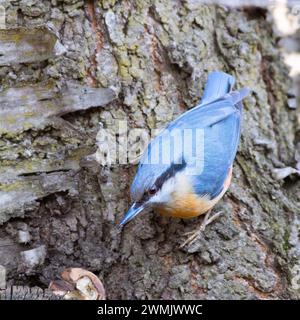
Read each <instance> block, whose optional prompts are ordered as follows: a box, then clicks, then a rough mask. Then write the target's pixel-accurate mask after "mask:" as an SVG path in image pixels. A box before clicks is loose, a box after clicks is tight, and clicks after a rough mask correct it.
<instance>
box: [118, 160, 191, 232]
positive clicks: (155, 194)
mask: <svg viewBox="0 0 300 320" xmlns="http://www.w3.org/2000/svg"><path fill="white" fill-rule="evenodd" d="M185 167H186V162H185V161H183V162H182V163H180V164H174V163H171V164H170V165H163V166H162V165H155V164H141V165H140V166H139V168H138V171H137V174H136V176H135V178H134V181H133V183H132V185H131V189H130V194H131V200H132V202H133V204H132V206H131V207H130V208H129V210H128V211H127V213H126V214H125V216H124V218H123V220H122V221H121V223H120V226H123V225H125V224H126V223H128V222H129V221H130V220H132V219H133V218H134V217H136V216H137V215H139V214H140V213H142V212H146V211H149V210H151V209H155V208H158V207H161V206H167V205H168V204H169V203H170V202H171V201H172V195H173V193H174V192H175V191H176V189H178V183H179V180H181V178H180V177H181V176H182V175H183V174H184V169H185Z"/></svg>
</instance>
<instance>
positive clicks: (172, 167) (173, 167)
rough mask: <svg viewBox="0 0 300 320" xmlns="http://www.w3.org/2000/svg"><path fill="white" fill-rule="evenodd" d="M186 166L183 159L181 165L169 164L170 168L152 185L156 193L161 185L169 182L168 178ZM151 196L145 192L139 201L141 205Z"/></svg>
mask: <svg viewBox="0 0 300 320" xmlns="http://www.w3.org/2000/svg"><path fill="white" fill-rule="evenodd" d="M186 166H187V163H186V161H185V160H184V159H182V161H181V163H173V162H172V163H171V165H170V167H169V168H168V169H167V170H166V171H165V172H163V173H162V174H161V175H160V176H159V177H158V178H157V179H156V181H155V183H154V187H155V189H156V192H157V191H159V190H160V189H161V187H162V185H163V184H164V183H165V182H166V181H167V180H169V179H170V178H172V177H174V176H175V174H176V173H177V172H179V171H181V170H183V169H184V168H185V167H186ZM151 196H152V195H151V194H150V192H149V190H148V191H146V192H145V193H144V195H143V197H142V199H141V200H140V202H141V203H144V202H146V201H147V200H149V198H150V197H151Z"/></svg>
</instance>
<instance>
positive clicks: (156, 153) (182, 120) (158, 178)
mask: <svg viewBox="0 0 300 320" xmlns="http://www.w3.org/2000/svg"><path fill="white" fill-rule="evenodd" d="M234 84H235V79H234V77H233V76H231V75H229V74H227V73H225V72H222V71H212V72H210V73H209V74H208V77H207V82H206V85H205V88H204V93H203V96H202V99H201V101H200V103H199V104H198V105H196V106H195V107H194V108H191V109H189V110H188V111H186V112H185V113H183V114H181V115H180V116H179V117H178V118H177V119H175V120H173V121H172V122H171V123H170V124H169V125H168V126H167V127H166V128H165V129H164V130H162V131H161V133H160V134H158V135H157V136H156V137H155V138H154V139H153V140H152V141H151V142H150V143H149V145H148V146H147V148H146V150H145V151H144V153H143V155H142V157H141V160H140V163H139V165H138V169H137V172H136V175H135V177H134V179H133V182H132V185H131V188H130V196H131V199H132V205H131V207H130V208H129V210H128V211H127V213H126V214H125V216H124V218H123V219H122V221H121V223H120V224H119V226H120V227H123V226H124V225H126V224H127V223H128V222H129V221H131V220H132V219H133V218H135V217H136V216H138V215H140V214H141V213H142V212H149V211H151V210H152V209H153V210H154V211H157V212H158V213H159V214H161V215H163V216H169V217H174V218H182V219H187V218H194V217H198V216H200V215H203V214H206V215H205V218H204V220H203V222H202V224H201V226H200V228H198V231H196V232H194V233H193V234H192V236H191V237H190V238H188V239H187V241H185V242H184V244H183V246H184V245H186V244H188V243H191V242H193V241H195V239H197V238H198V236H199V235H200V233H201V232H202V231H203V230H204V229H205V226H206V225H208V224H209V223H211V222H212V221H213V220H215V219H216V218H217V217H218V216H219V215H220V213H219V212H218V213H217V214H215V216H213V217H210V213H211V209H212V208H213V207H214V206H215V204H216V203H217V202H218V201H219V200H220V199H221V198H222V197H223V195H224V194H225V192H226V191H227V189H228V188H229V185H230V182H231V178H232V170H233V169H232V168H233V162H234V159H235V156H236V153H237V149H238V145H239V141H240V135H241V122H242V109H243V105H242V100H243V99H244V98H245V97H246V96H247V95H248V94H249V93H250V89H249V88H242V89H240V90H238V91H233V86H234Z"/></svg>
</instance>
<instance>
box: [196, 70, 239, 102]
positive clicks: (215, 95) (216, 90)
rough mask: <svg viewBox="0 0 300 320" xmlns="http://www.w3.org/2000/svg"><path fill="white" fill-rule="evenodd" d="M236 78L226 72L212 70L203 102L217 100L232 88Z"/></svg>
mask: <svg viewBox="0 0 300 320" xmlns="http://www.w3.org/2000/svg"><path fill="white" fill-rule="evenodd" d="M234 83H235V79H234V78H233V77H232V76H231V75H229V74H227V73H224V72H221V71H213V72H210V73H209V75H208V78H207V82H206V85H205V89H204V94H203V97H202V100H201V104H203V103H205V104H206V103H210V102H212V101H215V100H217V99H219V98H221V97H222V96H224V95H225V94H227V93H229V92H230V91H231V90H232V87H233V85H234Z"/></svg>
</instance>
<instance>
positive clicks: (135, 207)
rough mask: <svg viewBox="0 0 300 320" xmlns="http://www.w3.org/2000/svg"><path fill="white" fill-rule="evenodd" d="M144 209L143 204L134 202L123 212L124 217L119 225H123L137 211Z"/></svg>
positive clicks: (137, 212)
mask: <svg viewBox="0 0 300 320" xmlns="http://www.w3.org/2000/svg"><path fill="white" fill-rule="evenodd" d="M144 209H145V205H144V204H139V203H136V202H135V203H134V204H133V205H132V206H131V207H130V208H129V210H128V211H127V213H126V214H125V217H124V218H123V220H122V221H121V223H120V224H119V227H123V226H124V225H125V224H126V223H128V222H129V221H130V220H132V219H133V218H134V217H136V216H137V215H138V214H139V213H141V212H142V211H143V210H144Z"/></svg>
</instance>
